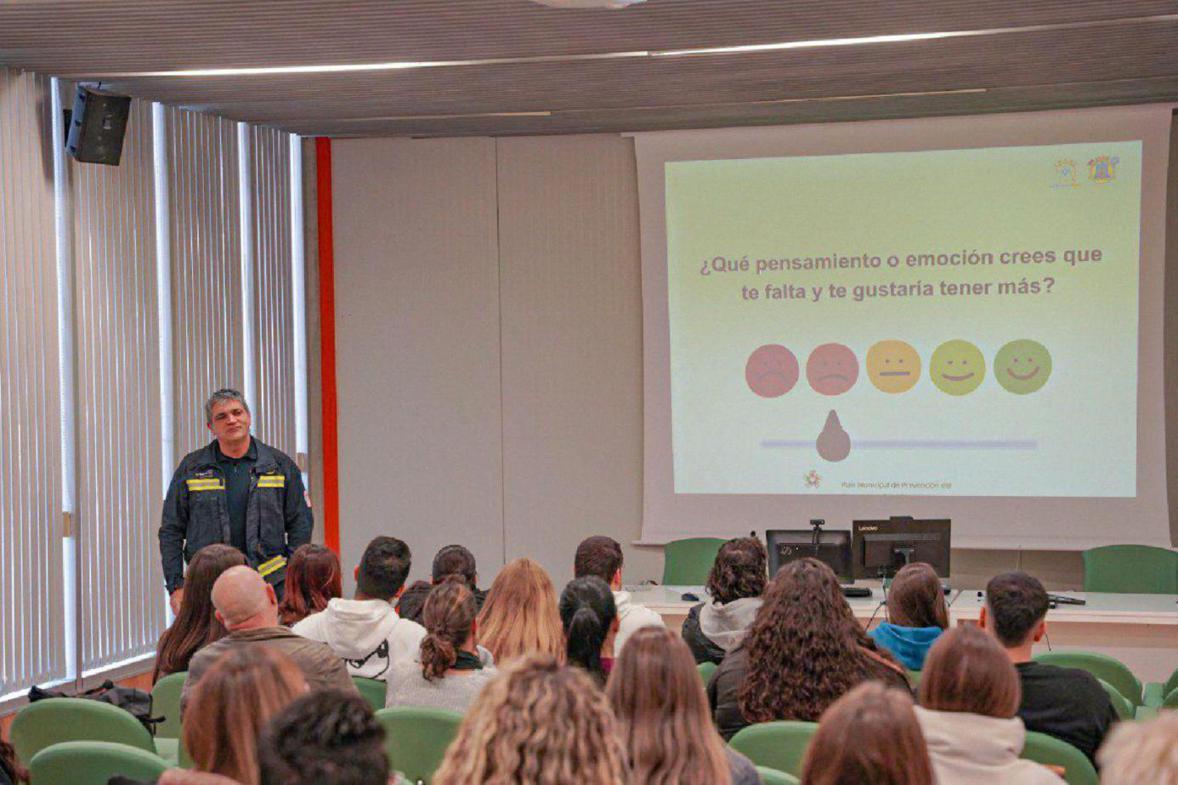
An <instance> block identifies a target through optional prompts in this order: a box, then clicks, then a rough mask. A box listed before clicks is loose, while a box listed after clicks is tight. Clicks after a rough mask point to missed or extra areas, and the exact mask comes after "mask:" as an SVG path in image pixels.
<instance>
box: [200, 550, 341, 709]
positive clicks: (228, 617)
mask: <svg viewBox="0 0 1178 785" xmlns="http://www.w3.org/2000/svg"><path fill="white" fill-rule="evenodd" d="M213 606H214V607H215V608H216V609H217V610H216V616H217V619H219V620H220V622H221V623H222V624H224V625H225V629H227V630H228V631H229V634H228V635H226V636H225V637H224V638H221V639H220V640H218V641H215V642H214V643H210V644H209V645H208V646H205V647H204V648H203V649H201V650H200V651H198V652H197V653H196V654H195V655H193V657H192V662H191V663H189V666H188V678H187V680H185V682H184V692H183V694H182V695H181V701H180V705H181V713H182V714H183V712H184V710H185V709H186V708H187V706H188V701H189V699H190V698H191V696H192V690H193V688H194V687H195V686H196V685H197V684H199V683H200V680H201V678H202V677H203V676H204V674H205V673H206V672H208V670H209V668H211V667H212V666H213V663H215V662H216V661H217V660H219V659H220V658H221V657H222V656H223V655H224V654H225V653H226V652H229V651H233V650H237V649H242V650H245V651H246V652H247V653H249V654H256V652H257V651H258V650H259V649H263V648H273V649H277V650H278V651H281V652H282V653H283V654H285V655H286V656H288V657H290V658H291V660H293V661H294V664H295V665H297V666H298V668H299V670H300V671H302V673H303V678H304V679H306V681H307V685H308V686H309V687H310V688H311V689H312V690H321V689H332V688H337V689H342V690H344V691H352V692H355V691H356V686H355V685H354V684H353V683H352V680H351V678H349V677H348V671H347V669H346V668H344V664H343V663H342V662H341V661H340V659H339V658H338V657H337V656H335V654H334V653H333V652H332V651H331V649H329V648H328V647H327V646H325V645H324V644H322V643H319V642H317V641H312V640H308V639H306V638H304V637H302V636H301V635H296V634H295V633H294V632H292V631H291V630H290V629H288V628H286V627H283V626H280V625H279V624H278V599H277V597H275V595H274V587H273V586H271V585H270V584H268V583H266V581H265V579H263V578H262V576H261V575H259V574H258V573H257V572H256V571H255V570H252V569H250V568H249V567H244V566H243V567H230V568H229V569H228V570H226V571H225V572H224V573H223V574H222V575H221V577H220V578H218V579H217V582H216V583H215V584H213Z"/></svg>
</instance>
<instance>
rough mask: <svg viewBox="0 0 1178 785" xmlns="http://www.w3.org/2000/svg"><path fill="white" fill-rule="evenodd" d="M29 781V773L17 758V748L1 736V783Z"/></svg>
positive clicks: (10, 784)
mask: <svg viewBox="0 0 1178 785" xmlns="http://www.w3.org/2000/svg"><path fill="white" fill-rule="evenodd" d="M28 781H29V773H28V772H27V771H25V769H24V767H23V766H21V765H20V761H18V760H17V759H16V750H14V749H13V748H12V745H11V744H9V743H8V742H7V741H5V740H4V739H3V738H0V785H14V784H15V783H22V782H28Z"/></svg>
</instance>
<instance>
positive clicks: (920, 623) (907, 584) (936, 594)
mask: <svg viewBox="0 0 1178 785" xmlns="http://www.w3.org/2000/svg"><path fill="white" fill-rule="evenodd" d="M887 609H888V620H887V621H886V622H884V623H883V624H880V625H879V626H878V627H876V628H875V629H874V630H872V631H871V633H870V634H871V639H872V640H874V641H875V642H876V643H877V644H878V645H879V646H880V647H881V648H883V649H887V650H888V651H890V652H891V653H892V654H893V655H895V657H896V659H898V660H899V661H900V662H901V663H902V664H903V665H904V667H905V668H907V669H908V670H911V671H918V670H921V669H922V668H924V658H925V657H926V656H927V655H928V650H929V649H930V648H932V645H933V644H934V643H936V642H937V638H939V637H941V633H942V632H944V631H945V630H947V629H949V606H948V605H947V604H946V603H945V592H944V590H943V589H942V588H941V579H940V578H938V577H937V573H936V571H935V570H934V569H933V568H932V567H931V566H929V565H928V564H925V563H924V562H915V563H914V564H906V565H904V567H902V568H901V569H900V571H899V572H898V573H896V578H895V580H893V581H892V585H891V588H889V589H888V604H887Z"/></svg>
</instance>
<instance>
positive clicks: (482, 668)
mask: <svg viewBox="0 0 1178 785" xmlns="http://www.w3.org/2000/svg"><path fill="white" fill-rule="evenodd" d="M477 613H478V611H477V610H476V603H475V599H474V593H473V592H472V591H471V590H470V589H469V588H468V587H467V586H466V585H465V582H464V581H463V580H462V578H461V577H460V576H451V577H450V578H448V579H446V580H443V581H442V582H441V583H439V584H438V585H437V586H435V587H434V588H433V591H431V592H430V593H429V597H427V598H426V600H425V606H424V607H423V608H422V613H421V621H422V623H423V624H424V625H425V630H426V635H425V638H423V639H422V641H421V654H420V662H400V663H397V664H394V665H393V669H392V671H391V672H390V674H389V676H388V679H387V681H388V691H387V698H386V704H385V705H386V706H433V707H437V708H441V709H451V710H453V711H457V712H459V713H465V712H466V709H467V708H468V707H469V706H470V704H471V703H473V702H474V699H475V698H476V697H478V694H479V692H481V691H482V689H483V687H484V686H485V685H486V684H487V682H489V681H490V680H491V679H492V678H493V677H494V676H495V674H496V670H495V659H494V657H492V656H491V652H489V651H487V650H486V649H484V648H483V647H482V646H479V645H478V623H477V621H476V618H475V617H476V615H477Z"/></svg>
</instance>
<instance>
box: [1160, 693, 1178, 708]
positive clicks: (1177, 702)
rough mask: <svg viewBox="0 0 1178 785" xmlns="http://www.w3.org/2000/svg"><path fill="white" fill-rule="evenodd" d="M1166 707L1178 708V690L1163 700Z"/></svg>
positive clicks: (1163, 706) (1163, 705)
mask: <svg viewBox="0 0 1178 785" xmlns="http://www.w3.org/2000/svg"><path fill="white" fill-rule="evenodd" d="M1162 708H1164V709H1178V690H1174V691H1173V692H1171V693H1170V694H1169V695H1167V696H1166V698H1165V700H1163V701H1162Z"/></svg>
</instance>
